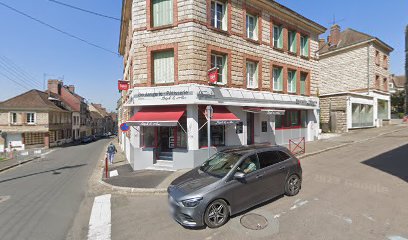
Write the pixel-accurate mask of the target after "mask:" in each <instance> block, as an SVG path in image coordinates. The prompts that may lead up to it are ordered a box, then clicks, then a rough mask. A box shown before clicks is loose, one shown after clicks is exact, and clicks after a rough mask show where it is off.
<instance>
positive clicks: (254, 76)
mask: <svg viewBox="0 0 408 240" xmlns="http://www.w3.org/2000/svg"><path fill="white" fill-rule="evenodd" d="M246 78H247V88H257V87H258V64H257V63H256V62H252V61H247V62H246Z"/></svg>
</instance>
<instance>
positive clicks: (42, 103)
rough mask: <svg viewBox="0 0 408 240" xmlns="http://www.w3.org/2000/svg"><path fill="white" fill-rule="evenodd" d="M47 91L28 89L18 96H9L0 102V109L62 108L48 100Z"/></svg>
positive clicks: (58, 109)
mask: <svg viewBox="0 0 408 240" xmlns="http://www.w3.org/2000/svg"><path fill="white" fill-rule="evenodd" d="M48 98H49V95H48V93H45V92H42V91H40V90H36V89H33V90H30V91H28V92H25V93H22V94H20V95H18V96H15V97H13V98H10V99H8V100H6V101H4V102H1V103H0V109H7V110H44V111H61V112H65V110H64V109H62V108H60V107H58V106H56V105H55V104H54V103H53V102H52V101H50V100H48Z"/></svg>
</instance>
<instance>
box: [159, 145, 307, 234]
mask: <svg viewBox="0 0 408 240" xmlns="http://www.w3.org/2000/svg"><path fill="white" fill-rule="evenodd" d="M301 182H302V168H301V166H300V161H299V160H298V159H297V158H296V157H295V156H294V155H293V154H292V153H291V152H290V151H289V150H288V149H287V148H285V147H282V146H265V145H262V146H248V147H244V146H243V147H238V148H233V149H228V150H224V151H220V152H218V153H216V154H215V155H213V156H212V157H211V158H210V159H208V160H207V161H205V162H204V163H203V165H201V166H200V167H197V168H194V169H193V170H191V171H189V172H187V173H185V174H184V175H182V176H180V177H178V178H177V179H175V180H174V181H173V182H172V183H171V184H170V186H169V187H168V189H167V192H168V198H169V203H170V210H171V212H172V215H173V217H174V219H175V220H176V221H177V222H178V223H180V224H181V225H183V226H186V227H199V226H205V225H207V226H208V227H210V228H217V227H220V226H222V225H223V224H225V223H226V222H227V221H228V219H229V218H230V216H231V215H235V214H237V213H239V212H242V211H244V210H247V209H249V208H251V207H254V206H256V205H259V204H260V203H263V202H265V201H268V200H270V199H272V198H274V197H277V196H280V195H282V194H286V195H288V196H294V195H296V194H298V193H299V190H300V188H301Z"/></svg>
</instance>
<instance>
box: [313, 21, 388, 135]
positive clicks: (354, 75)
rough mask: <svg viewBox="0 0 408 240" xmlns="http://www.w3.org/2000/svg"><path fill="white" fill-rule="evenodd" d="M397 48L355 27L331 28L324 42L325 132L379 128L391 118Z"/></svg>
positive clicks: (322, 93)
mask: <svg viewBox="0 0 408 240" xmlns="http://www.w3.org/2000/svg"><path fill="white" fill-rule="evenodd" d="M392 51H393V48H392V47H390V46H388V45H387V44H386V43H384V42H383V41H381V40H380V39H378V38H376V37H373V36H370V35H367V34H364V33H361V32H358V31H356V30H353V29H350V28H349V29H346V30H344V31H340V26H338V25H334V26H332V27H331V30H330V36H329V37H328V41H327V42H326V41H325V40H321V41H320V49H319V59H320V73H321V76H320V84H319V96H320V107H321V125H322V129H323V131H324V132H328V131H332V132H346V131H348V130H349V129H356V128H365V127H379V126H382V125H383V124H384V123H386V122H387V121H388V120H389V119H390V110H391V108H390V104H391V103H390V92H389V83H390V81H391V74H390V71H389V65H390V53H391V52H392Z"/></svg>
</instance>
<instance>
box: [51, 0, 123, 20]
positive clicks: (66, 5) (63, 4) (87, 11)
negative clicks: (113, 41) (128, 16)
mask: <svg viewBox="0 0 408 240" xmlns="http://www.w3.org/2000/svg"><path fill="white" fill-rule="evenodd" d="M48 1H50V2H53V3H56V4H59V5H62V6H65V7H69V8H73V9H76V10H79V11H82V12H86V13H90V14H93V15H96V16H99V17H104V18H109V19H113V20H116V21H119V22H122V20H121V19H120V18H117V17H111V16H108V15H105V14H101V13H97V12H93V11H90V10H86V9H83V8H80V7H76V6H73V5H69V4H67V3H63V2H60V1H56V0H48Z"/></svg>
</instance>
